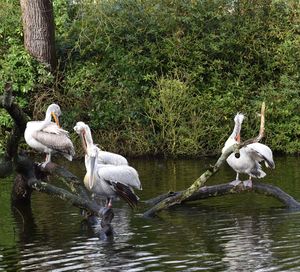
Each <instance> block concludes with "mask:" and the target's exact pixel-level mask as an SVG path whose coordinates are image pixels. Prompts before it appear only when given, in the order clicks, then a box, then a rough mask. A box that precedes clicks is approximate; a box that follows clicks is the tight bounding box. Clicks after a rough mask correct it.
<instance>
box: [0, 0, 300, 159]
mask: <svg viewBox="0 0 300 272" xmlns="http://www.w3.org/2000/svg"><path fill="white" fill-rule="evenodd" d="M2 1H3V0H2ZM53 2H54V8H55V20H56V40H57V51H58V55H59V63H60V65H59V72H58V74H57V75H55V78H51V77H49V75H47V73H45V71H43V69H42V68H41V67H39V66H38V65H37V64H36V63H35V62H34V61H33V60H31V59H30V58H29V56H27V55H26V52H24V49H23V48H22V42H21V40H22V39H21V31H20V18H19V17H18V16H20V15H19V11H18V12H16V11H15V10H16V9H10V7H12V6H14V7H15V6H16V5H17V3H16V2H12V3H11V2H9V1H8V2H7V1H4V4H3V5H5V6H6V9H5V10H4V9H1V13H8V12H14V14H13V16H10V19H9V20H12V18H14V20H13V22H10V21H9V20H8V18H7V19H6V17H7V16H1V17H0V18H1V19H0V20H1V23H3V24H4V25H7V26H9V27H8V28H7V29H6V30H5V32H4V36H3V28H2V24H1V32H0V35H2V36H3V37H4V39H3V41H0V47H1V48H0V52H1V53H3V56H4V57H1V60H0V67H1V75H2V77H1V84H2V85H3V84H4V82H5V80H7V73H6V72H3V71H6V70H7V69H12V70H15V71H16V72H15V73H14V78H10V80H13V81H14V82H15V83H17V86H16V88H15V90H16V91H18V92H19V93H21V94H22V93H24V92H27V90H29V89H31V90H33V91H32V92H30V93H29V94H30V96H31V98H33V97H35V98H36V97H37V95H38V97H39V99H38V101H39V103H41V104H42V103H45V104H47V103H48V104H49V103H50V102H51V98H53V96H54V97H55V99H54V100H58V101H59V103H60V104H61V106H62V108H63V109H64V122H65V125H66V127H67V128H68V129H71V128H72V126H73V125H74V123H75V122H76V121H78V120H82V121H86V122H88V123H89V124H90V125H91V127H92V129H93V131H94V135H95V137H96V139H97V141H98V142H99V143H100V144H101V145H102V146H103V148H105V149H110V150H114V151H119V152H122V153H128V154H134V155H141V154H165V155H171V156H191V155H192V156H198V155H203V154H211V153H216V152H219V150H220V148H221V146H222V145H223V143H224V141H225V140H226V138H227V137H228V135H229V134H230V132H231V130H232V126H233V121H232V119H233V117H234V115H235V113H236V112H237V111H242V112H244V113H245V114H246V120H245V125H244V126H243V131H242V133H243V135H242V136H244V138H248V137H252V136H254V135H256V134H257V130H258V125H259V124H258V123H259V119H258V118H256V116H257V115H256V113H257V112H258V111H259V109H260V105H261V102H262V101H264V100H265V101H266V103H267V115H266V138H265V141H266V142H267V143H268V144H269V145H270V146H271V147H272V148H273V149H274V150H275V151H280V152H285V153H299V150H300V140H299V139H300V137H299V136H300V135H299V134H300V128H299V126H300V122H299V121H300V112H299V111H300V110H299V109H300V107H299V103H300V97H299V71H300V69H299V63H300V50H299V48H300V39H299V21H300V16H299V12H300V4H299V1H293V0H291V1H283V0H276V1H275V0H274V1H271V0H259V1H253V0H240V1H231V0H228V1H226V0H214V1H211V0H206V1H205V0H204V1H183V0H175V1H171V0H169V1H161V0H151V1H150V0H145V1H138V0H109V1H108V0H107V1H105V0H104V1H103V0H101V1H100V0H99V1H94V0H93V1H89V0H84V1H74V3H73V4H71V2H69V3H68V2H67V1H62V0H55V1H53ZM2 21H3V22H2ZM12 24H14V26H12ZM16 29H18V30H17V31H16ZM11 38H13V41H14V43H13V44H10V42H9V40H10V39H11ZM0 40H1V39H0ZM14 48H15V49H14ZM13 50H15V53H14V54H13V55H12V51H13ZM13 59H15V61H17V62H18V65H16V66H14V65H15V64H14V62H13ZM5 67H6V68H5ZM5 69H6V70H5ZM5 73H6V74H5ZM3 74H5V75H4V76H3ZM51 80H52V84H49V81H51ZM26 84H27V85H26ZM49 86H50V87H49ZM37 90H38V91H37ZM21 97H22V96H21ZM34 101H35V106H36V107H39V104H38V103H36V99H34ZM25 102H27V103H29V105H30V106H31V107H30V108H34V107H33V106H34V105H33V103H32V99H31V100H27V101H26V100H25ZM0 121H1V120H0ZM2 124H3V123H2Z"/></svg>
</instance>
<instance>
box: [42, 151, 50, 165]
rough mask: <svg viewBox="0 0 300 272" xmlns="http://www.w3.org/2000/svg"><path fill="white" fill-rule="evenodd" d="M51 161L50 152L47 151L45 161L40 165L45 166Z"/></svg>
mask: <svg viewBox="0 0 300 272" xmlns="http://www.w3.org/2000/svg"><path fill="white" fill-rule="evenodd" d="M50 161H51V153H47V154H46V158H45V161H44V162H43V163H42V165H41V166H42V167H43V168H45V167H46V165H47V164H48V163H49V162H50Z"/></svg>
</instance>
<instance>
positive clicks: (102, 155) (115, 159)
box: [97, 148, 128, 165]
mask: <svg viewBox="0 0 300 272" xmlns="http://www.w3.org/2000/svg"><path fill="white" fill-rule="evenodd" d="M97 163H98V164H112V165H128V161H127V159H126V158H125V157H123V156H122V155H119V154H116V153H112V152H108V151H103V150H101V149H100V148H98V159H97Z"/></svg>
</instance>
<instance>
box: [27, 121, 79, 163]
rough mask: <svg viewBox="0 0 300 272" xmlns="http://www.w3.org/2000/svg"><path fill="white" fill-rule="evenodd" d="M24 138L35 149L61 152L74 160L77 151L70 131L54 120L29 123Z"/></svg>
mask: <svg viewBox="0 0 300 272" xmlns="http://www.w3.org/2000/svg"><path fill="white" fill-rule="evenodd" d="M24 138H25V141H26V143H27V144H28V145H29V146H30V147H32V148H33V149H35V150H37V151H39V152H43V153H56V152H58V153H61V154H62V155H63V156H65V157H66V158H67V159H68V160H72V158H73V156H74V154H75V151H74V146H73V143H72V141H71V140H70V138H69V133H68V132H67V131H66V130H64V129H62V128H59V127H58V126H57V125H56V124H55V123H54V122H49V123H47V122H45V121H31V122H28V123H27V126H26V129H25V132H24Z"/></svg>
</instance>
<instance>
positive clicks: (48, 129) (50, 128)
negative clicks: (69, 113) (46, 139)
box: [41, 122, 69, 135]
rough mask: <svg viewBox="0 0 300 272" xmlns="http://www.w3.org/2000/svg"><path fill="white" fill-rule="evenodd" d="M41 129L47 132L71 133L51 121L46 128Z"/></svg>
mask: <svg viewBox="0 0 300 272" xmlns="http://www.w3.org/2000/svg"><path fill="white" fill-rule="evenodd" d="M41 131H43V132H46V133H53V134H63V135H69V132H68V131H66V130H64V129H62V128H60V127H58V126H57V125H56V124H55V123H54V122H51V123H50V124H49V125H47V126H46V127H45V128H43V129H42V130H41Z"/></svg>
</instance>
